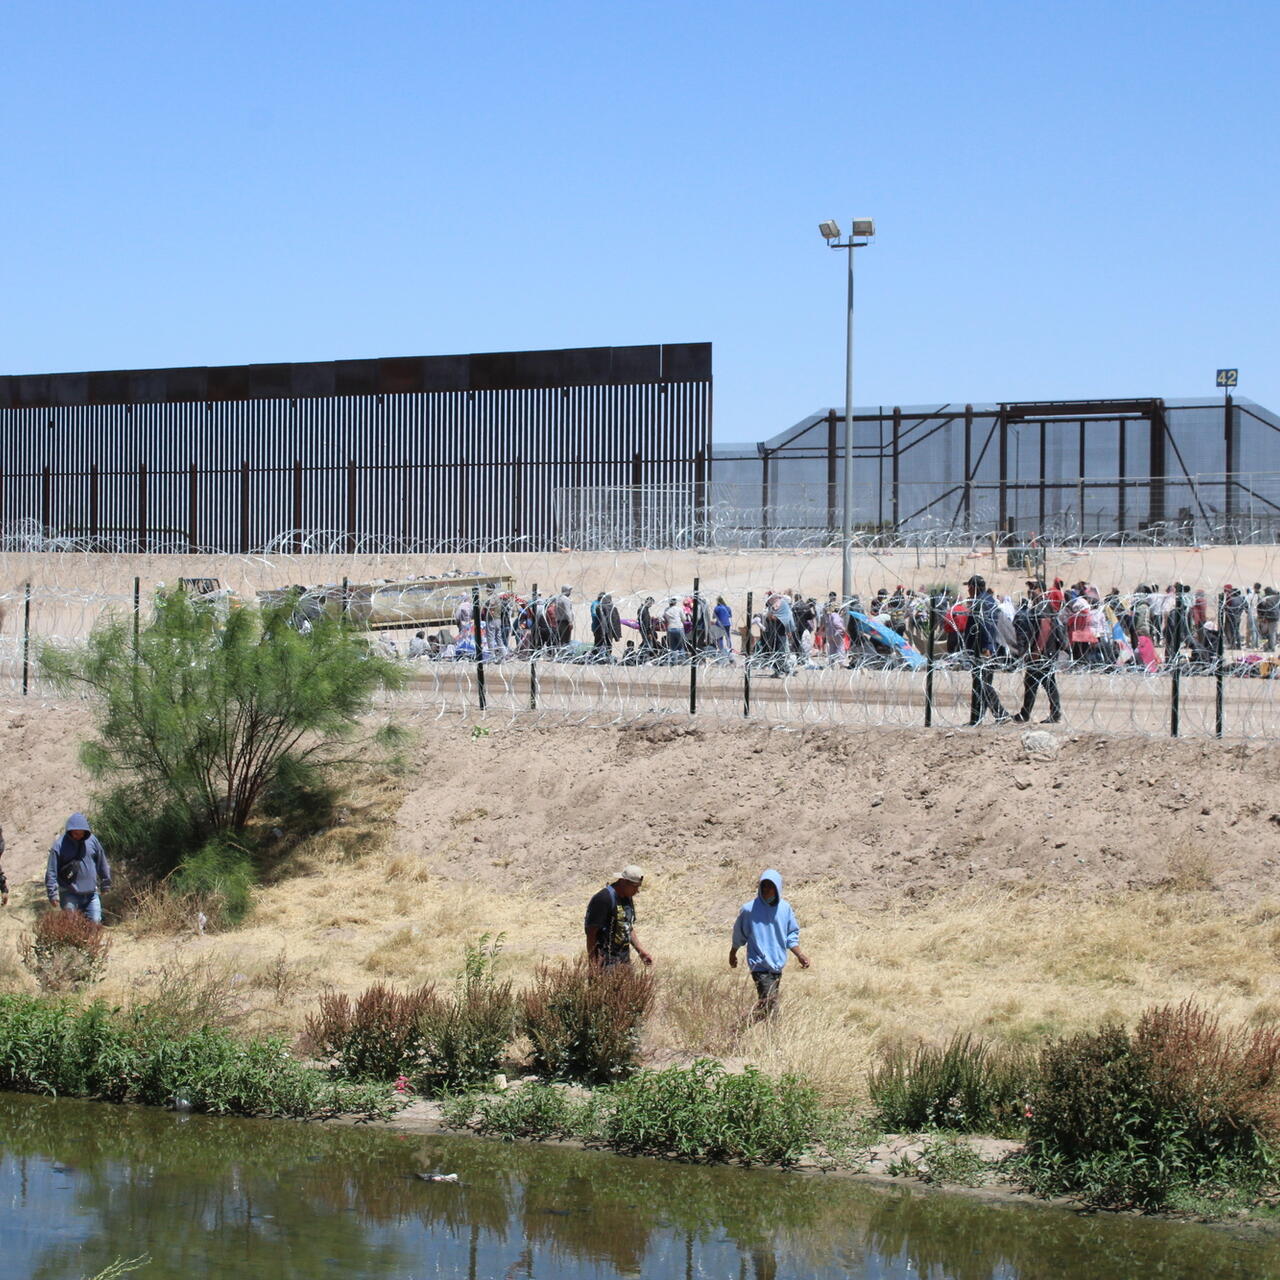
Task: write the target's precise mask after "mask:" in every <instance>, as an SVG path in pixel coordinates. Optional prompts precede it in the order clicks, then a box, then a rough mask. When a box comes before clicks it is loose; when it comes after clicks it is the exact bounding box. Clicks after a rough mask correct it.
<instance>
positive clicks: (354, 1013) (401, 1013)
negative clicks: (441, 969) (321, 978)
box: [301, 982, 436, 1080]
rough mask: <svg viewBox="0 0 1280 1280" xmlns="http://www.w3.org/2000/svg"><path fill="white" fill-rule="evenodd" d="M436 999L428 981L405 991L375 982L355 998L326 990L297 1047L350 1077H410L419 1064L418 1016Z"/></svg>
mask: <svg viewBox="0 0 1280 1280" xmlns="http://www.w3.org/2000/svg"><path fill="white" fill-rule="evenodd" d="M435 999H436V995H435V986H434V984H433V983H429V982H428V983H424V984H423V985H422V986H420V987H418V988H416V989H415V990H412V991H404V992H401V991H396V990H395V988H393V987H388V986H386V985H385V984H384V983H381V982H379V983H376V984H375V985H374V986H372V987H370V988H369V989H368V990H367V991H364V992H363V993H362V994H361V995H359V996H358V997H357V998H356V999H355V1000H354V1001H353V1000H352V999H351V998H350V997H349V996H346V995H342V994H340V993H338V992H326V993H325V994H324V995H322V996H321V997H320V1008H319V1010H318V1012H316V1013H315V1014H312V1015H310V1016H308V1018H307V1021H306V1026H305V1030H304V1031H303V1033H302V1040H301V1046H302V1048H303V1049H304V1050H305V1051H306V1052H307V1053H310V1054H312V1055H313V1056H314V1057H316V1058H322V1059H325V1060H326V1061H328V1062H329V1063H330V1064H331V1066H332V1068H333V1070H334V1071H335V1072H336V1073H337V1074H338V1075H341V1076H345V1077H347V1078H348V1079H351V1080H394V1079H395V1078H396V1077H397V1076H402V1075H404V1076H407V1075H410V1074H411V1073H412V1072H414V1071H416V1070H417V1069H418V1068H419V1067H420V1066H421V1065H422V1060H423V1039H422V1014H423V1012H424V1011H425V1010H426V1009H427V1008H428V1007H429V1006H430V1005H432V1004H433V1003H434V1002H435Z"/></svg>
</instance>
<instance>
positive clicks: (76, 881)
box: [44, 813, 111, 924]
mask: <svg viewBox="0 0 1280 1280" xmlns="http://www.w3.org/2000/svg"><path fill="white" fill-rule="evenodd" d="M44 887H45V892H46V893H47V894H48V895H49V903H50V905H51V906H55V907H57V906H61V907H62V908H63V909H64V910H66V911H79V912H80V913H81V914H82V915H85V916H87V917H88V918H89V919H90V920H92V921H93V923H94V924H101V923H102V902H101V900H100V899H99V898H98V889H99V887H101V888H102V890H103V891H104V892H105V891H106V890H107V889H110V888H111V866H110V864H109V863H108V862H107V855H106V852H105V850H104V849H103V847H102V842H101V841H100V840H99V839H98V837H97V836H95V835H94V834H93V831H92V829H91V828H90V826H89V819H88V818H86V817H85V816H84V814H83V813H73V814H72V815H71V817H69V818H68V819H67V827H66V830H65V831H64V832H63V834H62V835H61V836H59V837H58V839H56V840H55V841H54V842H53V844H52V845H51V846H50V848H49V865H48V867H46V868H45V873H44ZM59 900H61V901H59Z"/></svg>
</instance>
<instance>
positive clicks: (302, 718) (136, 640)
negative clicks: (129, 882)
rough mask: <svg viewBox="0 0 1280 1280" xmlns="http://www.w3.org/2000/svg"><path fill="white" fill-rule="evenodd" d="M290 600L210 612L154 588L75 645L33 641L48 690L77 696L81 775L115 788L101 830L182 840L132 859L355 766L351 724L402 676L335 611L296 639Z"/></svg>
mask: <svg viewBox="0 0 1280 1280" xmlns="http://www.w3.org/2000/svg"><path fill="white" fill-rule="evenodd" d="M293 607H294V601H293V600H292V599H287V600H284V601H282V602H280V603H277V604H273V605H270V606H267V607H263V608H255V607H251V606H246V607H243V608H237V609H232V610H231V612H230V613H229V614H228V615H227V616H226V617H222V616H220V615H219V614H218V612H217V611H216V610H213V609H210V608H208V607H207V606H206V605H205V604H203V603H202V602H200V601H199V600H195V599H192V598H191V597H190V596H189V595H188V594H187V593H186V592H185V591H182V590H177V591H163V590H161V591H159V592H157V593H156V596H155V598H154V600H153V602H152V616H151V619H150V621H148V622H147V623H146V624H145V625H143V626H142V627H141V628H140V629H139V630H138V631H137V632H136V634H135V631H134V626H135V624H136V619H135V618H133V617H132V616H130V615H126V614H120V613H117V614H111V615H108V616H106V617H105V618H104V619H103V620H102V621H101V622H100V624H99V625H98V626H96V627H95V628H94V630H93V632H92V633H91V635H90V636H89V638H88V640H87V641H85V642H84V643H82V644H68V645H61V644H56V643H51V642H50V643H45V644H43V645H42V646H41V647H40V649H39V652H38V661H39V663H40V667H41V671H42V674H43V675H44V676H45V677H46V678H48V679H49V680H50V681H51V682H52V683H53V685H54V687H55V688H57V689H59V690H60V691H63V692H69V693H75V694H77V695H84V694H88V695H89V696H91V697H92V698H93V699H94V704H95V720H96V724H95V729H96V734H95V737H94V738H93V739H92V740H91V741H88V742H86V743H85V745H84V746H83V748H82V751H81V755H82V759H83V761H84V763H85V765H86V767H87V768H88V769H89V771H90V772H91V773H92V774H93V775H94V777H96V778H99V779H103V780H106V781H108V782H110V783H112V784H113V785H116V786H121V787H124V788H125V794H126V795H127V796H128V797H129V798H130V799H131V800H132V801H133V803H134V806H135V809H134V814H133V815H132V816H131V815H130V814H129V813H128V811H127V810H126V808H125V807H124V805H123V803H121V802H117V803H116V804H114V805H113V807H112V811H111V814H110V815H109V818H108V826H112V827H115V828H116V829H117V830H118V829H120V828H125V829H132V830H133V835H132V836H131V837H130V838H129V839H128V840H127V841H126V843H127V845H128V846H129V847H131V848H137V847H138V846H139V844H140V843H141V840H140V838H139V837H141V836H142V835H143V834H144V833H145V829H146V828H150V829H151V830H152V831H153V832H154V833H155V834H157V835H159V834H167V835H169V836H176V835H182V836H184V837H185V838H184V839H180V840H175V839H163V840H161V839H157V840H154V841H152V842H151V844H150V847H149V848H148V849H147V851H146V854H145V856H144V858H143V859H142V860H141V861H140V864H139V865H140V866H142V865H145V868H146V870H147V871H148V872H149V874H151V875H152V876H154V877H163V876H165V875H167V874H169V873H170V872H171V871H173V870H174V869H175V868H176V867H177V866H178V864H179V862H180V861H181V860H182V858H183V856H184V854H185V852H186V851H188V850H190V849H192V848H195V847H198V844H199V843H200V842H202V841H203V840H205V839H207V838H209V837H211V836H213V835H215V834H217V833H219V832H231V833H237V832H242V831H244V830H245V828H246V827H247V826H248V824H249V823H250V821H251V820H252V819H253V818H254V817H255V816H256V815H257V814H258V813H259V812H260V809H261V805H262V803H263V798H264V796H266V795H268V794H272V793H273V792H274V793H275V794H276V796H277V797H278V798H281V797H284V798H287V797H289V796H290V795H292V796H293V797H294V798H295V799H296V798H297V795H298V793H299V791H306V790H307V789H308V788H310V789H312V790H314V789H315V788H316V787H317V786H318V785H320V782H321V780H322V779H333V778H334V777H341V775H342V773H343V772H344V771H345V770H348V769H350V768H352V767H355V766H357V765H360V764H363V763H366V762H367V761H368V759H369V754H370V752H369V748H370V746H371V745H373V743H374V742H376V743H377V745H379V746H380V747H383V748H386V749H390V748H392V747H394V745H395V744H396V742H397V741H398V740H399V733H398V731H396V730H395V729H392V728H389V727H388V728H387V729H384V730H380V731H379V732H378V733H377V734H375V735H374V738H373V740H370V739H369V738H368V737H367V735H366V734H365V731H364V728H363V725H362V716H363V715H364V713H365V712H366V711H367V710H368V709H369V707H370V705H371V703H372V699H373V696H374V695H375V694H376V693H377V692H378V691H379V690H380V689H393V688H398V687H399V686H400V684H401V683H402V682H403V679H404V672H403V671H402V670H401V668H399V667H398V666H397V665H396V663H395V662H394V661H392V660H390V659H388V658H386V657H384V656H382V655H380V654H379V653H377V652H375V651H374V650H373V649H371V648H370V646H369V645H368V644H367V643H366V641H365V638H364V636H363V635H362V634H361V633H360V632H359V631H358V630H357V629H356V628H355V627H354V626H352V625H350V624H349V622H348V621H347V620H346V619H344V618H340V617H335V618H329V617H321V618H317V619H316V620H315V621H314V622H313V623H312V626H311V630H310V631H309V632H308V633H307V634H306V635H303V634H302V633H301V632H299V631H298V630H297V629H296V628H295V627H293V626H292V625H291V618H292V615H293Z"/></svg>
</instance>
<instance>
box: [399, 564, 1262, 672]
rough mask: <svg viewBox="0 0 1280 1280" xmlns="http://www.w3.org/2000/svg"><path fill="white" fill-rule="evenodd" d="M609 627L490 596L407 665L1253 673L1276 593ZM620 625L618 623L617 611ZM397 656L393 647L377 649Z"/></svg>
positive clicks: (774, 609)
mask: <svg viewBox="0 0 1280 1280" xmlns="http://www.w3.org/2000/svg"><path fill="white" fill-rule="evenodd" d="M633 599H634V602H635V607H634V616H623V610H622V608H621V607H620V605H619V602H618V600H617V599H616V598H615V597H614V596H613V594H612V593H610V592H608V591H601V592H599V593H598V594H597V595H596V596H595V598H594V599H591V600H590V601H589V602H588V606H587V616H588V623H589V634H590V640H589V641H588V640H587V639H586V634H585V633H580V631H579V622H580V619H579V617H578V614H579V609H578V607H577V605H576V602H575V600H574V595H573V588H572V587H571V586H568V585H566V586H563V587H562V588H561V589H560V591H559V592H557V593H556V594H554V595H548V596H532V597H529V598H524V597H521V596H519V595H517V594H516V593H514V592H504V593H501V594H496V595H494V596H492V597H490V598H488V599H486V600H482V601H481V603H480V616H479V618H478V619H477V618H476V617H475V616H474V613H473V604H472V602H471V601H470V600H469V599H464V600H462V601H461V602H460V603H459V604H458V606H457V609H456V612H455V614H454V618H453V622H454V628H453V629H441V630H438V631H434V632H428V631H427V630H426V629H422V630H419V631H418V632H417V633H416V634H415V635H414V636H413V638H412V639H411V640H410V641H409V643H408V647H407V655H406V656H407V657H409V658H410V659H415V660H416V659H420V658H444V659H470V660H474V659H475V657H476V644H477V640H478V641H479V643H480V646H481V656H482V657H483V658H484V659H485V660H487V661H502V660H504V659H508V658H515V657H520V656H530V655H545V656H548V657H558V658H561V659H565V660H572V661H580V662H604V663H608V662H619V663H622V664H627V665H630V664H638V663H674V662H688V661H690V660H691V659H693V658H695V657H696V658H699V659H706V660H712V661H719V662H722V663H731V662H733V661H734V660H735V657H737V656H746V657H747V658H748V659H750V660H751V661H753V662H754V663H756V664H757V665H758V666H760V667H764V668H767V669H769V670H771V671H772V673H773V674H775V675H778V676H781V675H785V674H787V673H789V672H790V671H793V670H795V669H796V668H797V667H799V666H829V665H833V664H849V665H862V664H884V665H907V666H915V665H919V664H920V663H921V662H922V661H923V655H924V654H926V653H929V652H932V654H933V656H935V657H940V658H946V657H948V656H949V657H951V658H952V659H954V660H956V661H959V662H965V661H972V660H974V659H975V658H976V659H982V660H984V661H989V662H993V663H996V664H1003V665H1005V666H1008V665H1010V664H1013V663H1030V664H1032V665H1036V664H1044V663H1047V662H1052V663H1053V665H1055V666H1060V665H1064V664H1065V663H1066V662H1070V663H1072V664H1076V665H1080V666H1088V667H1096V668H1104V669H1115V668H1119V667H1125V666H1134V667H1142V668H1145V669H1146V670H1149V671H1154V670H1158V669H1160V668H1161V667H1162V666H1164V665H1168V664H1171V663H1173V662H1175V661H1177V660H1179V659H1182V660H1185V661H1187V662H1190V663H1203V664H1212V663H1214V662H1216V661H1217V657H1218V652H1219V649H1220V648H1221V650H1222V651H1223V653H1224V654H1225V655H1229V656H1230V657H1231V658H1232V659H1233V660H1234V659H1236V658H1237V655H1239V654H1240V652H1241V651H1242V650H1253V651H1254V652H1253V653H1251V654H1249V655H1247V657H1248V658H1252V659H1254V660H1255V661H1260V660H1261V659H1262V658H1263V657H1264V656H1265V655H1267V654H1270V653H1272V652H1274V651H1275V648H1276V640H1277V633H1278V632H1280V592H1277V590H1276V589H1275V588H1274V587H1264V586H1263V585H1262V584H1261V583H1254V584H1253V585H1252V586H1251V587H1243V588H1242V587H1237V586H1233V585H1231V584H1227V585H1226V586H1224V587H1223V588H1222V590H1221V591H1219V592H1210V591H1206V590H1204V589H1194V588H1192V587H1190V586H1188V585H1187V584H1185V583H1181V582H1175V583H1170V584H1168V585H1166V586H1164V587H1160V586H1157V585H1148V584H1145V583H1144V584H1140V585H1138V586H1137V587H1136V588H1135V589H1134V590H1132V591H1129V592H1122V591H1121V590H1120V588H1118V587H1112V588H1111V589H1110V590H1108V591H1105V592H1103V591H1100V590H1099V589H1098V588H1097V587H1095V586H1094V585H1092V584H1091V583H1088V582H1083V581H1081V582H1075V583H1072V584H1070V585H1068V584H1066V583H1065V582H1064V581H1063V580H1062V579H1061V578H1055V579H1053V581H1052V584H1046V582H1045V581H1044V580H1043V579H1039V578H1032V579H1028V580H1027V581H1026V583H1025V589H1024V590H1023V591H1021V592H1019V593H1017V598H1016V599H1015V597H1014V596H1013V595H1010V594H1005V595H1002V596H997V595H996V594H995V593H994V592H993V591H991V590H990V589H989V588H988V587H987V584H986V583H985V581H984V580H983V579H982V578H981V577H979V576H977V575H975V576H974V577H972V578H971V579H970V580H969V582H968V583H966V584H965V588H964V590H963V592H957V591H952V590H950V589H948V588H946V587H933V588H928V589H923V590H922V589H914V588H908V587H906V586H902V585H899V586H897V587H895V588H893V589H892V590H891V589H889V588H887V587H884V588H881V589H879V590H878V591H877V592H876V593H875V594H874V595H873V596H869V597H868V598H866V599H865V600H864V599H863V598H862V597H861V596H860V595H857V594H855V595H853V596H852V597H850V598H849V599H847V600H841V599H840V598H839V597H838V595H837V593H836V592H834V591H832V592H829V593H828V594H827V597H826V599H825V600H821V601H820V600H818V599H817V598H815V597H814V596H813V595H806V594H805V593H804V592H801V591H793V590H775V589H772V588H770V589H766V590H765V591H763V592H760V593H759V595H758V596H757V597H756V598H755V600H754V601H753V603H754V604H758V606H759V607H758V608H753V609H752V610H751V612H750V616H746V613H745V611H744V615H743V617H742V619H741V621H740V622H739V623H738V624H737V625H736V626H735V613H734V609H733V607H732V606H731V605H730V604H729V602H728V601H727V600H726V598H725V597H724V596H723V595H719V594H715V595H712V594H707V595H701V594H700V595H697V596H695V595H683V596H682V595H665V596H657V595H645V596H642V597H635V598H633ZM628 612H630V611H628ZM383 643H385V644H386V645H387V646H388V651H389V652H394V653H396V654H397V656H398V655H399V651H398V647H397V646H396V645H395V642H394V641H392V640H390V639H386V640H384V642H383Z"/></svg>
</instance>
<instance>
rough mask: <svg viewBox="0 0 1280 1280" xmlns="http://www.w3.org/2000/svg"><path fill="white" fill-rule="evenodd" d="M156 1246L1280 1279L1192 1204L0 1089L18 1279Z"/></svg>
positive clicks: (488, 1274) (675, 1274) (160, 1265)
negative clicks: (1040, 1202) (766, 1167)
mask: <svg viewBox="0 0 1280 1280" xmlns="http://www.w3.org/2000/svg"><path fill="white" fill-rule="evenodd" d="M430 1173H456V1174H457V1175H458V1179H459V1181H458V1182H457V1183H456V1184H455V1183H448V1182H428V1181H425V1180H424V1179H423V1178H422V1177H420V1176H419V1175H421V1174H430ZM139 1254H148V1255H150V1257H151V1262H150V1263H149V1264H148V1265H147V1266H145V1267H144V1268H143V1269H142V1270H140V1271H138V1272H136V1273H135V1274H136V1275H137V1276H138V1277H139V1280H203V1278H204V1277H215V1278H216V1280H238V1278H240V1277H261V1278H263V1280H295V1278H296V1280H321V1278H322V1277H330V1276H333V1277H338V1276H340V1277H343V1278H344V1280H426V1278H427V1277H431V1278H432V1280H436V1278H439V1277H483V1278H484V1280H599V1278H602V1277H615V1276H635V1277H644V1278H645V1280H666V1278H667V1277H670V1278H671V1280H685V1278H686V1277H698V1278H699V1280H802V1278H803V1280H825V1278H827V1277H860V1278H861V1277H865V1278H866V1280H900V1278H902V1280H905V1278H906V1277H911V1278H912V1280H922V1278H923V1280H1050V1278H1052V1280H1113V1278H1114V1280H1133V1278H1134V1277H1143V1276H1159V1277H1161V1280H1182V1278H1184V1277H1185V1278H1186V1280H1191V1278H1192V1277H1194V1278H1195V1280H1218V1278H1219V1277H1249V1278H1250V1280H1254V1278H1258V1280H1261V1278H1262V1277H1277V1276H1280V1243H1277V1242H1255V1241H1243V1240H1238V1239H1235V1238H1233V1237H1231V1236H1229V1235H1226V1234H1225V1233H1223V1232H1219V1231H1215V1230H1213V1229H1211V1228H1208V1227H1204V1226H1199V1225H1195V1224H1182V1223H1166V1222H1154V1221H1145V1220H1142V1219H1137V1218H1127V1217H1125V1218H1116V1217H1101V1216H1095V1217H1089V1216H1083V1215H1077V1214H1071V1213H1067V1212H1064V1211H1062V1210H1057V1209H1050V1208H1042V1207H1039V1206H1024V1205H994V1204H985V1203H981V1202H977V1201H974V1200H970V1199H967V1198H965V1197H962V1196H946V1195H937V1194H930V1193H928V1192H925V1191H922V1190H918V1189H912V1188H910V1187H904V1188H903V1189H901V1190H898V1189H891V1190H887V1191H884V1190H879V1189H873V1188H868V1187H863V1186H859V1185H857V1184H854V1183H850V1182H849V1181H848V1180H844V1179H838V1178H830V1177H820V1176H812V1177H811V1176H802V1175H798V1174H785V1173H778V1172H772V1171H763V1170H746V1171H744V1170H740V1169H726V1168H697V1167H689V1166H683V1165H673V1164H666V1163H660V1162H658V1161H651V1160H630V1159H624V1158H621V1157H618V1156H613V1155H608V1154H605V1153H600V1152H590V1151H588V1152H583V1151H572V1150H562V1149H558V1148H548V1147H534V1146H503V1145H501V1144H499V1143H494V1142H487V1141H479V1140H476V1139H471V1138H436V1137H418V1136H413V1135H399V1134H393V1133H389V1132H387V1131H386V1130H381V1129H378V1130H374V1129H362V1128H359V1127H357V1128H341V1127H331V1126H320V1125H304V1124H294V1123H289V1122H284V1121H253V1120H227V1119H215V1118H212V1117H205V1116H182V1115H174V1114H171V1113H168V1112H163V1111H154V1110H143V1109H134V1108H128V1107H114V1106H107V1105H103V1104H95V1103H85V1102H74V1101H53V1100H51V1099H44V1098H30V1097H20V1096H16V1095H13V1094H0V1277H3V1278H4V1280H9V1278H10V1277H12V1278H13V1280H19V1278H21V1280H79V1278H80V1277H84V1276H92V1275H94V1274H96V1273H97V1272H98V1271H99V1270H101V1269H102V1268H103V1267H105V1266H106V1265H107V1264H108V1263H110V1262H112V1261H114V1260H115V1259H117V1258H133V1257H136V1256H138V1255H139Z"/></svg>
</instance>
